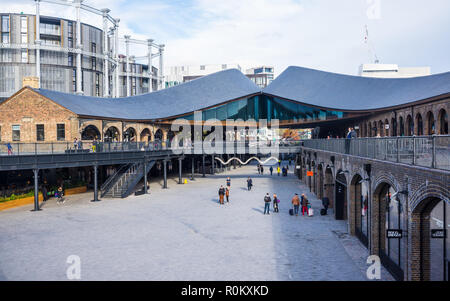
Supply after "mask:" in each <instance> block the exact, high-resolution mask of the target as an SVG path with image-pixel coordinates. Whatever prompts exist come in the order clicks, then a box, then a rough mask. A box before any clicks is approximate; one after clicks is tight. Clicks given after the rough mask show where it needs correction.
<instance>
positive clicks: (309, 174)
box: [306, 171, 314, 177]
mask: <svg viewBox="0 0 450 301" xmlns="http://www.w3.org/2000/svg"><path fill="white" fill-rule="evenodd" d="M306 176H307V177H312V176H314V172H312V171H307V172H306Z"/></svg>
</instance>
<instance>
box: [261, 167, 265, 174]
mask: <svg viewBox="0 0 450 301" xmlns="http://www.w3.org/2000/svg"><path fill="white" fill-rule="evenodd" d="M261 174H262V175H263V174H264V167H263V166H262V165H261Z"/></svg>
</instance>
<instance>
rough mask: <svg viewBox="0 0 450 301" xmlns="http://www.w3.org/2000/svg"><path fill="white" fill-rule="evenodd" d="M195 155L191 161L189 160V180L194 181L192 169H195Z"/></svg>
mask: <svg viewBox="0 0 450 301" xmlns="http://www.w3.org/2000/svg"><path fill="white" fill-rule="evenodd" d="M194 164H195V157H194V156H192V161H191V181H194V180H195V179H194V171H195V166H194Z"/></svg>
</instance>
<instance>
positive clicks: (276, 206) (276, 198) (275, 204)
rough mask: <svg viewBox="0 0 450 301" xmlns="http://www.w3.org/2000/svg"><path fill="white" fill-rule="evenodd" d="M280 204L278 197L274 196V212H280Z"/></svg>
mask: <svg viewBox="0 0 450 301" xmlns="http://www.w3.org/2000/svg"><path fill="white" fill-rule="evenodd" d="M279 203H280V200H279V199H278V197H277V195H276V194H275V193H274V194H273V212H277V213H278V212H279V210H278V204H279Z"/></svg>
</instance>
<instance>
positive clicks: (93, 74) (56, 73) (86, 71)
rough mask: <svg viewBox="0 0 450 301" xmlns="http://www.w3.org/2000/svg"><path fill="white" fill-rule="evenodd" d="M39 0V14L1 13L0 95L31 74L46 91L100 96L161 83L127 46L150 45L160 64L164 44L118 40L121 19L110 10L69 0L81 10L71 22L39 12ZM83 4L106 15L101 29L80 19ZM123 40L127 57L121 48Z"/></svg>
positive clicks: (132, 92) (139, 90)
mask: <svg viewBox="0 0 450 301" xmlns="http://www.w3.org/2000/svg"><path fill="white" fill-rule="evenodd" d="M40 2H41V1H36V14H22V13H20V14H13V13H8V14H7V13H1V12H0V32H1V40H0V42H1V44H0V99H6V98H8V97H9V96H11V95H13V94H14V93H15V92H17V91H18V90H20V89H21V88H22V86H23V81H24V79H25V81H28V80H29V79H30V78H31V79H33V78H34V79H37V87H40V88H43V89H48V90H54V91H60V92H66V93H77V94H83V95H87V96H100V97H111V96H112V97H122V96H132V95H138V94H142V93H147V92H151V91H155V90H157V89H158V88H160V87H161V84H162V81H161V80H159V79H160V78H161V75H162V74H160V72H159V70H158V69H157V68H155V67H154V66H153V65H152V67H151V68H149V64H141V63H138V61H137V59H135V58H133V57H132V56H131V55H130V53H131V51H130V49H129V46H130V45H131V44H133V43H140V44H146V45H148V49H149V54H148V59H147V60H146V62H148V63H150V64H152V58H154V57H159V60H160V66H162V54H163V50H164V46H163V45H157V44H155V43H154V42H153V40H147V41H137V40H133V39H130V37H129V36H125V38H124V39H121V38H119V34H118V28H119V19H114V18H112V17H111V16H110V14H109V10H108V9H103V10H96V9H94V8H92V7H87V6H84V5H83V3H82V1H74V2H73V3H71V2H68V4H67V5H74V6H75V9H76V11H77V17H76V18H74V19H75V20H68V19H62V18H57V17H51V16H41V15H40V14H39V3H40ZM84 8H85V9H86V10H88V11H89V12H93V14H97V15H100V17H102V18H103V23H104V28H103V29H100V28H97V27H94V26H91V25H88V24H85V23H82V22H81V20H80V18H79V11H80V10H81V9H84ZM123 41H125V44H126V49H127V52H129V53H128V58H129V60H127V56H126V55H121V54H120V53H119V50H118V49H119V42H123ZM152 48H153V49H154V48H156V49H157V51H156V53H152ZM28 82H29V81H28ZM31 82H33V81H31ZM150 82H151V83H152V84H150ZM127 90H128V92H127Z"/></svg>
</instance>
